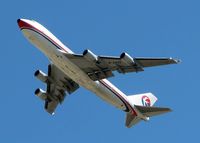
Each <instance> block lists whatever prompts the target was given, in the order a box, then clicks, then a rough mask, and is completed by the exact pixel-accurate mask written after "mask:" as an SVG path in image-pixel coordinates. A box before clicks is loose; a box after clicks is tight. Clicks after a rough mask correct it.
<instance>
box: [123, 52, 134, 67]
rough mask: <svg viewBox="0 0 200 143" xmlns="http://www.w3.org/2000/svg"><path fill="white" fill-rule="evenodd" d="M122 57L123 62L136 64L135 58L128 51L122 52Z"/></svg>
mask: <svg viewBox="0 0 200 143" xmlns="http://www.w3.org/2000/svg"><path fill="white" fill-rule="evenodd" d="M120 58H121V60H122V62H123V63H125V64H127V65H135V64H136V63H135V61H134V59H133V58H132V57H131V56H130V55H129V54H127V53H122V54H121V55H120Z"/></svg>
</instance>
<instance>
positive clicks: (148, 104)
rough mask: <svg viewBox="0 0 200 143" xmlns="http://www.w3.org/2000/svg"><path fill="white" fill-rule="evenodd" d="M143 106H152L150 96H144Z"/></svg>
mask: <svg viewBox="0 0 200 143" xmlns="http://www.w3.org/2000/svg"><path fill="white" fill-rule="evenodd" d="M142 105H143V106H151V100H150V99H149V97H148V96H142Z"/></svg>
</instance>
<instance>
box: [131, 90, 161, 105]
mask: <svg viewBox="0 0 200 143" xmlns="http://www.w3.org/2000/svg"><path fill="white" fill-rule="evenodd" d="M127 98H128V100H129V102H130V103H131V104H133V105H139V106H153V105H154V103H155V102H156V101H157V100H158V99H157V98H156V97H155V96H154V95H153V94H152V93H142V94H136V95H129V96H127Z"/></svg>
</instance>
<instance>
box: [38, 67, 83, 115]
mask: <svg viewBox="0 0 200 143" xmlns="http://www.w3.org/2000/svg"><path fill="white" fill-rule="evenodd" d="M35 76H36V77H37V78H38V79H40V80H41V81H43V82H45V83H46V84H47V89H46V92H45V91H42V90H41V89H37V90H36V91H35V94H36V95H37V96H39V97H40V98H41V99H43V100H45V106H44V107H45V109H46V111H47V112H48V113H50V114H53V113H54V111H55V109H56V107H57V105H58V104H59V103H60V104H61V103H62V102H63V101H64V98H65V96H66V93H65V91H67V92H68V94H71V93H72V92H74V91H76V90H77V89H78V88H79V85H78V84H77V83H76V82H74V81H73V80H72V79H71V78H70V77H68V76H66V75H65V74H64V73H63V72H62V71H61V70H60V69H58V68H57V67H56V66H55V65H53V64H50V65H49V67H48V75H45V74H44V73H43V72H41V71H39V70H38V71H36V72H35Z"/></svg>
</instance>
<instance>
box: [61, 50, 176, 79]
mask: <svg viewBox="0 0 200 143" xmlns="http://www.w3.org/2000/svg"><path fill="white" fill-rule="evenodd" d="M92 54H93V53H92ZM122 55H123V57H122V56H120V57H114V56H96V57H95V55H94V54H93V57H94V59H92V58H91V57H90V58H87V57H86V56H85V55H81V54H80V55H78V54H65V56H66V57H67V58H68V59H69V60H70V61H72V62H73V63H74V64H75V65H77V66H78V67H79V68H80V69H81V70H83V71H84V72H85V73H87V75H88V76H89V77H90V78H91V79H92V80H94V81H95V80H101V79H104V78H109V77H112V76H114V74H113V71H117V72H119V73H129V72H140V71H144V68H145V67H152V66H160V65H167V64H175V63H178V62H179V61H178V60H174V59H172V58H132V57H130V56H129V55H128V54H126V53H123V54H122Z"/></svg>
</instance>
